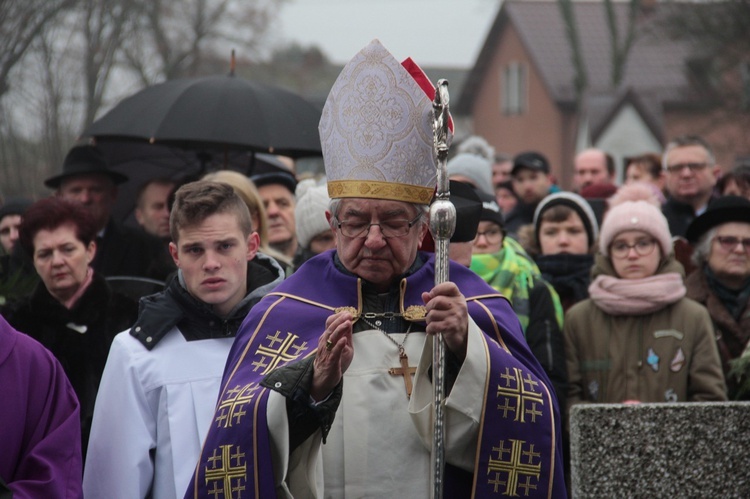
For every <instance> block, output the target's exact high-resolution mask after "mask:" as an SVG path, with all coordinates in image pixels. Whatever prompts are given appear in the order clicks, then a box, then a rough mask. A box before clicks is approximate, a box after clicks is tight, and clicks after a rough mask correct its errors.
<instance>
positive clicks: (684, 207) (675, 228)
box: [662, 135, 721, 236]
mask: <svg viewBox="0 0 750 499" xmlns="http://www.w3.org/2000/svg"><path fill="white" fill-rule="evenodd" d="M662 165H663V167H664V172H665V175H666V189H667V194H668V198H667V201H666V203H665V204H664V205H663V207H662V212H663V213H664V216H665V217H666V218H667V222H669V231H670V232H671V233H672V236H685V231H687V228H688V225H690V222H692V221H693V219H694V218H695V217H696V216H698V215H700V214H701V213H703V212H704V211H705V210H706V206H708V202H709V201H710V200H711V198H712V196H713V194H714V186H715V185H716V181H717V180H718V178H719V176H720V175H721V167H720V166H719V165H717V164H716V161H715V159H714V154H713V151H712V150H711V147H710V146H709V145H708V143H707V142H706V141H705V140H703V139H702V138H701V137H698V136H690V135H684V136H680V137H677V138H675V139H673V140H672V141H670V142H669V143H668V144H667V147H666V149H665V150H664V155H663V158H662Z"/></svg>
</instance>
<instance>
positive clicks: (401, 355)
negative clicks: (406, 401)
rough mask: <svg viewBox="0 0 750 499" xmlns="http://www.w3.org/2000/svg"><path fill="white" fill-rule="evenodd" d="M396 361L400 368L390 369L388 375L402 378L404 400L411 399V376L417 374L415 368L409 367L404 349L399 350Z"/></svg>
mask: <svg viewBox="0 0 750 499" xmlns="http://www.w3.org/2000/svg"><path fill="white" fill-rule="evenodd" d="M398 360H399V361H400V362H401V367H391V368H390V369H388V374H392V375H394V376H403V377H404V387H405V388H406V398H411V388H412V384H411V376H412V374H415V373H416V372H417V368H416V367H409V357H407V355H406V352H405V351H404V348H403V347H401V348H399V351H398Z"/></svg>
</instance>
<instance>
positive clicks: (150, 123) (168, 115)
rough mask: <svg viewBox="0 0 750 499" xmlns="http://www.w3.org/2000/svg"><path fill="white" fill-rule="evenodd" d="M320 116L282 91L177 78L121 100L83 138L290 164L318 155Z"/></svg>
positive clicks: (229, 79) (229, 80) (238, 81)
mask: <svg viewBox="0 0 750 499" xmlns="http://www.w3.org/2000/svg"><path fill="white" fill-rule="evenodd" d="M320 115H321V110H320V109H319V108H317V107H316V106H315V105H313V104H312V103H310V102H308V101H307V100H305V99H304V98H302V97H301V96H299V95H297V94H295V93H293V92H289V91H288V90H284V89H282V88H278V87H273V86H269V85H264V84H262V83H257V82H251V81H248V80H244V79H242V78H238V77H236V76H233V75H229V76H208V77H203V78H182V79H177V80H170V81H167V82H165V83H160V84H158V85H153V86H150V87H147V88H145V89H143V90H141V91H139V92H137V93H136V94H134V95H132V96H130V97H128V98H126V99H123V100H122V101H121V102H120V103H119V104H117V105H116V106H115V107H114V108H112V110H110V111H109V112H108V113H107V114H105V115H104V116H102V117H101V118H100V119H98V120H97V121H95V122H94V123H93V124H92V125H91V126H90V127H89V128H88V129H87V130H86V131H85V132H84V135H88V136H92V137H94V138H96V139H97V142H99V143H101V142H102V139H104V140H113V139H114V140H126V141H127V140H143V141H148V142H150V143H155V144H165V145H171V146H176V147H180V148H183V149H203V148H214V149H215V148H223V149H238V150H246V151H254V152H266V153H271V154H279V155H284V156H290V157H293V158H298V157H303V156H315V155H320V150H321V148H320V137H319V135H318V122H319V121H320Z"/></svg>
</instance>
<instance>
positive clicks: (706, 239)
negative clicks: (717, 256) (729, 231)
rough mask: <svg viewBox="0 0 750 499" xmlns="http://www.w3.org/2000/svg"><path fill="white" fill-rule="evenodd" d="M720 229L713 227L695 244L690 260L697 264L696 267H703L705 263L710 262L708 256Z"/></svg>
mask: <svg viewBox="0 0 750 499" xmlns="http://www.w3.org/2000/svg"><path fill="white" fill-rule="evenodd" d="M718 229H719V228H718V227H713V228H712V229H710V230H709V231H707V232H706V233H705V234H703V235H702V236H701V237H700V239H698V242H697V243H695V247H694V248H693V255H692V256H691V257H690V260H691V261H692V262H693V263H694V264H695V266H696V267H699V268H700V267H702V266H703V264H704V263H706V262H707V261H708V255H710V254H711V242H713V240H714V236H715V235H716V231H717V230H718Z"/></svg>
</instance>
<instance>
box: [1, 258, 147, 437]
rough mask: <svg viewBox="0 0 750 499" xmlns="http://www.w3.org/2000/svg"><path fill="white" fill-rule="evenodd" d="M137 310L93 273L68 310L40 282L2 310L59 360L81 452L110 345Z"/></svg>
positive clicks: (130, 300) (22, 330)
mask: <svg viewBox="0 0 750 499" xmlns="http://www.w3.org/2000/svg"><path fill="white" fill-rule="evenodd" d="M137 312H138V304H137V303H136V302H135V301H134V300H132V299H131V298H128V297H126V296H124V295H121V294H118V293H114V292H113V291H112V290H111V289H110V287H109V285H108V284H107V282H106V281H105V279H104V278H103V277H102V276H100V275H99V274H98V273H96V272H94V277H93V280H92V282H91V284H90V285H89V287H88V289H86V291H85V292H84V293H83V295H82V296H81V297H80V299H79V300H78V302H77V303H76V304H75V306H74V307H73V308H72V309H71V310H68V309H67V308H65V306H64V305H63V304H62V303H60V302H59V301H57V300H56V299H55V298H53V297H52V295H51V294H50V293H49V291H47V288H46V287H45V286H44V283H41V282H40V283H39V284H38V285H37V287H36V288H35V289H34V292H33V293H32V294H31V295H30V296H29V297H27V298H26V299H23V300H21V301H19V302H18V303H16V304H14V305H13V306H12V308H11V309H10V310H7V311H4V315H5V318H6V319H7V320H8V322H9V323H10V324H11V325H12V326H13V327H14V328H16V329H17V330H19V331H21V332H24V333H26V334H28V335H29V336H31V337H32V338H34V339H36V340H37V341H39V342H40V343H41V344H42V345H44V346H45V347H47V349H49V350H50V351H51V352H52V353H53V354H54V355H55V357H57V359H58V360H59V361H60V364H62V366H63V369H64V370H65V374H67V376H68V379H69V380H70V384H71V385H72V386H73V389H74V390H75V392H76V395H77V396H78V400H79V402H80V404H81V434H82V437H83V447H82V449H83V450H84V452H85V449H86V448H87V443H88V434H89V431H90V429H91V419H92V417H93V415H94V403H95V402H96V393H97V391H98V390H99V382H100V381H101V377H102V372H103V371H104V365H105V364H106V362H107V355H108V354H109V347H110V345H111V344H112V340H113V339H114V337H115V335H117V333H119V332H120V331H123V330H125V329H128V328H129V327H130V326H131V325H132V324H133V322H134V321H135V318H136V316H137Z"/></svg>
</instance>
